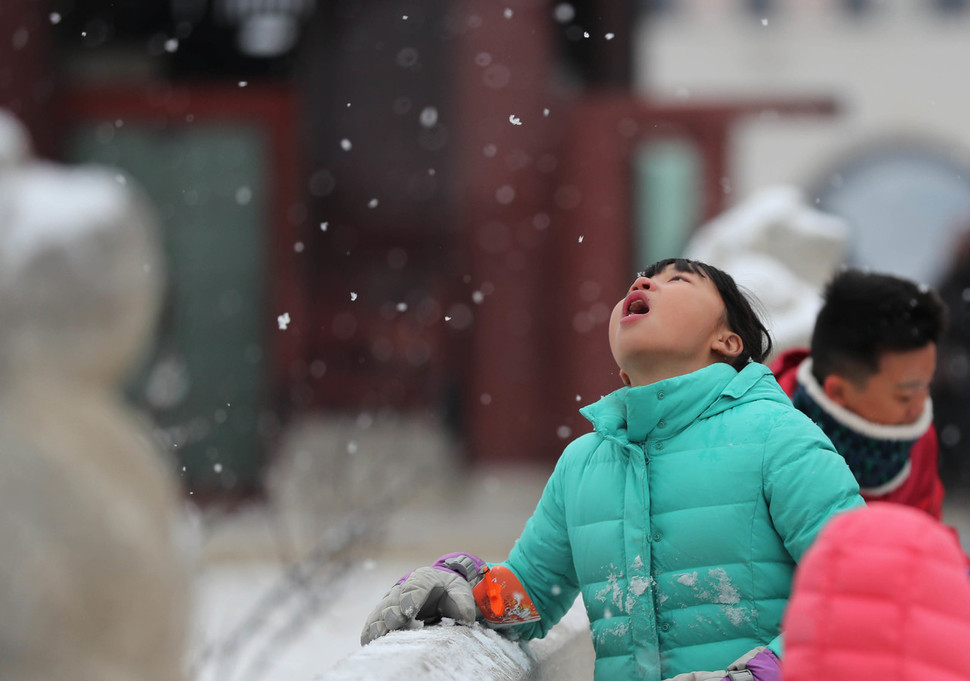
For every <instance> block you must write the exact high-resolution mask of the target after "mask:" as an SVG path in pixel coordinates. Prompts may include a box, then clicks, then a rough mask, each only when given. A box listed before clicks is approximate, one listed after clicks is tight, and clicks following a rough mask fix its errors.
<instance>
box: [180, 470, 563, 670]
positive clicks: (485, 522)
mask: <svg viewBox="0 0 970 681" xmlns="http://www.w3.org/2000/svg"><path fill="white" fill-rule="evenodd" d="M549 472H550V471H549V470H537V469H501V470H488V471H479V472H477V473H475V474H474V475H470V476H468V477H467V478H466V479H464V480H461V481H457V482H456V483H455V484H454V486H453V487H451V488H450V489H434V490H429V491H426V492H425V493H424V494H422V495H421V496H420V497H419V498H416V499H413V500H412V501H411V502H410V503H408V504H407V505H406V506H405V507H404V508H402V509H401V510H400V511H399V512H397V513H395V514H394V516H393V517H392V518H391V519H390V520H389V523H388V526H387V533H386V536H385V539H384V541H383V543H382V544H381V546H380V548H376V547H373V548H370V549H365V550H364V551H363V553H362V554H361V555H359V556H354V557H353V558H351V559H349V560H348V561H347V564H346V568H345V569H344V570H343V571H342V572H341V566H338V567H337V568H336V569H333V570H331V571H330V572H329V573H327V574H323V575H321V574H319V573H316V574H314V575H313V576H312V577H306V576H304V584H303V585H302V586H301V585H299V580H297V579H296V578H294V576H293V575H292V574H289V575H288V573H287V561H286V560H284V559H283V558H281V556H282V555H285V554H286V552H287V547H286V546H284V545H283V544H282V543H281V541H280V539H279V534H280V533H279V532H278V531H277V529H276V524H275V521H274V520H273V518H272V517H271V515H270V514H268V513H267V512H266V511H265V509H250V510H247V511H242V512H238V513H236V514H233V515H230V516H223V517H219V518H215V519H209V520H207V521H206V523H205V527H206V530H205V533H206V550H205V554H206V558H205V560H204V562H203V565H202V568H201V570H200V572H199V576H198V579H197V584H196V588H197V594H196V599H197V603H198V606H199V613H198V618H197V627H198V629H199V633H198V634H197V636H196V638H197V639H201V641H202V643H201V644H197V649H196V651H195V653H194V655H193V658H194V662H195V664H194V669H193V677H194V678H195V679H197V681H284V680H285V681H303V680H306V681H312V680H313V679H317V678H319V677H320V676H321V675H322V674H323V673H324V672H326V671H327V670H329V669H330V668H332V667H333V666H334V665H335V664H336V663H337V662H338V661H339V660H341V659H343V658H344V657H346V656H347V655H349V654H351V653H352V652H353V651H355V650H357V649H358V648H359V646H360V643H359V636H360V630H361V627H362V625H363V622H364V619H365V617H366V616H367V614H368V612H369V611H370V609H371V608H372V607H373V606H374V604H376V603H377V601H378V600H379V599H380V598H381V596H383V595H384V593H385V591H386V590H387V588H388V587H389V586H390V585H391V584H393V583H394V582H395V581H397V579H398V578H399V577H400V576H401V575H402V574H404V573H405V572H407V571H408V570H410V569H413V568H414V567H416V566H417V565H421V564H426V563H428V562H430V561H431V560H433V559H435V558H437V557H438V556H439V555H441V554H442V553H446V552H448V551H455V550H466V551H471V552H476V553H478V554H479V555H482V556H483V557H484V558H486V559H488V560H501V559H502V558H504V557H505V556H506V555H507V553H508V551H509V549H510V548H511V547H512V544H513V542H514V541H515V539H516V537H518V534H519V532H520V531H521V529H522V526H523V525H524V523H525V520H526V519H527V518H528V517H529V515H530V514H531V512H532V510H533V508H534V507H535V503H536V501H538V498H539V495H540V493H541V491H542V487H543V485H544V484H545V480H546V478H547V476H548V474H549Z"/></svg>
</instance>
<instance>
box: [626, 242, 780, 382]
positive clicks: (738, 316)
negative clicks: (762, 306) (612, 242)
mask: <svg viewBox="0 0 970 681" xmlns="http://www.w3.org/2000/svg"><path fill="white" fill-rule="evenodd" d="M668 267H673V268H674V269H675V270H677V271H678V272H691V273H693V274H696V275H698V276H701V277H704V278H705V279H710V280H711V283H713V284H714V288H716V289H717V292H718V293H719V294H720V296H721V300H722V301H724V309H725V315H726V320H725V321H726V322H727V326H728V328H729V329H731V331H733V332H734V333H736V334H738V336H740V338H741V344H742V348H741V354H739V355H738V356H737V357H734V358H733V359H731V366H733V367H734V368H735V369H737V370H738V371H740V370H741V369H743V368H744V366H745V365H746V364H747V363H748V362H761V361H764V359H765V357H767V356H768V355H769V354H770V353H771V334H769V333H768V329H767V328H766V327H765V325H764V322H762V321H761V318H760V317H759V316H758V313H757V312H755V310H754V305H753V304H752V303H753V300H752V298H753V297H751V296H748V295H745V294H744V293H742V292H741V289H740V288H738V285H737V283H735V281H734V278H733V277H731V275H730V274H728V273H727V272H724V271H723V270H719V269H718V268H716V267H714V266H713V265H708V264H707V263H703V262H700V261H698V260H688V259H687V258H666V259H664V260H659V261H657V262H655V263H653V264H652V265H650V266H649V267H647V268H646V269H645V270H643V271H642V272H640V273H639V274H640V276H642V277H654V276H656V275H657V274H659V273H660V272H662V271H664V270H665V269H667V268H668Z"/></svg>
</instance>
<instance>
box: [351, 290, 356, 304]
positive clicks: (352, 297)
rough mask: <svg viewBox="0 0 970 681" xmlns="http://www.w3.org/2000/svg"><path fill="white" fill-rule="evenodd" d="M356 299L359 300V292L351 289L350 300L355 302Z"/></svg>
mask: <svg viewBox="0 0 970 681" xmlns="http://www.w3.org/2000/svg"><path fill="white" fill-rule="evenodd" d="M355 300H357V293H356V292H354V291H351V292H350V301H351V302H353V301H355Z"/></svg>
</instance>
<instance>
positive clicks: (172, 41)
mask: <svg viewBox="0 0 970 681" xmlns="http://www.w3.org/2000/svg"><path fill="white" fill-rule="evenodd" d="M178 48H179V41H178V39H177V38H169V39H168V40H166V41H165V51H166V52H175V51H176V50H177V49H178Z"/></svg>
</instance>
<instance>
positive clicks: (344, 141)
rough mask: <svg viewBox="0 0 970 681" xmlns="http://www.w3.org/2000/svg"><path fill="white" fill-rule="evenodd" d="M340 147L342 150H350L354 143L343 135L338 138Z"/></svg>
mask: <svg viewBox="0 0 970 681" xmlns="http://www.w3.org/2000/svg"><path fill="white" fill-rule="evenodd" d="M340 148H341V149H343V150H344V151H350V150H351V149H353V148H354V145H353V144H351V142H350V140H349V139H347V138H346V137H344V138H343V139H342V140H340Z"/></svg>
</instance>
